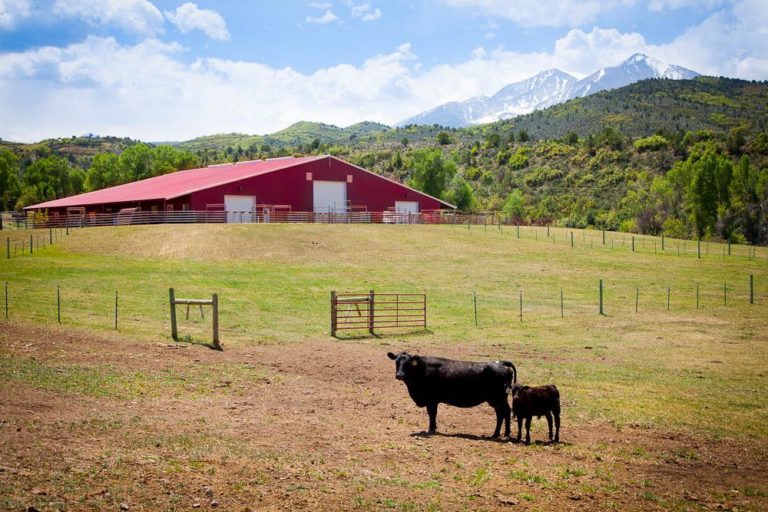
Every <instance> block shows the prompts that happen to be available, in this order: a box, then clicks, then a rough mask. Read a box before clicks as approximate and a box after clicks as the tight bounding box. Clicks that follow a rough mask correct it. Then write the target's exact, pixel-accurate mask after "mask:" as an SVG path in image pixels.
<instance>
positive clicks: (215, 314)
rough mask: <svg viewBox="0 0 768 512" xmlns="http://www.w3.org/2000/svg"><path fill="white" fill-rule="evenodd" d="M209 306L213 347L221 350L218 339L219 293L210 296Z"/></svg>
mask: <svg viewBox="0 0 768 512" xmlns="http://www.w3.org/2000/svg"><path fill="white" fill-rule="evenodd" d="M211 308H212V309H213V348H215V349H216V350H221V342H220V341H219V294H218V293H214V294H213V296H212V297H211Z"/></svg>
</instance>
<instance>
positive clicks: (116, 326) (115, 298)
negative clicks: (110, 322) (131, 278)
mask: <svg viewBox="0 0 768 512" xmlns="http://www.w3.org/2000/svg"><path fill="white" fill-rule="evenodd" d="M115 330H117V290H115Z"/></svg>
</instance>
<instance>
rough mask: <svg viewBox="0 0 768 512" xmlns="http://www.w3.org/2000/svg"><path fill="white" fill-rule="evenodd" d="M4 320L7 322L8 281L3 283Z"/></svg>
mask: <svg viewBox="0 0 768 512" xmlns="http://www.w3.org/2000/svg"><path fill="white" fill-rule="evenodd" d="M5 319H6V320H8V281H6V282H5Z"/></svg>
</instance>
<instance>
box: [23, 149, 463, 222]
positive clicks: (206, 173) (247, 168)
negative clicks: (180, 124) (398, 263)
mask: <svg viewBox="0 0 768 512" xmlns="http://www.w3.org/2000/svg"><path fill="white" fill-rule="evenodd" d="M325 158H333V159H335V160H340V161H342V162H344V163H346V164H347V165H351V166H352V167H355V168H357V169H359V170H361V171H363V172H367V173H369V174H374V175H375V176H377V177H378V178H381V179H383V180H387V181H390V182H392V183H396V184H397V185H400V186H402V187H406V188H409V189H411V190H414V191H415V192H416V193H418V194H419V195H422V196H425V197H429V198H432V199H435V200H436V201H438V202H440V203H442V204H443V205H445V206H448V207H449V208H456V207H455V206H453V205H452V204H450V203H448V202H446V201H443V200H442V199H438V198H436V197H432V196H430V195H429V194H425V193H424V192H420V191H418V190H415V189H412V188H411V187H408V186H407V185H404V184H402V183H398V182H397V181H395V180H392V179H389V178H386V177H384V176H381V175H378V174H375V173H373V172H371V171H369V170H367V169H364V168H362V167H359V166H357V165H353V164H350V163H349V162H346V161H344V160H341V159H339V158H336V157H333V156H329V155H320V156H307V157H300V158H294V157H285V158H272V159H269V160H254V161H249V162H239V163H236V164H222V165H213V166H210V167H202V168H200V169H189V170H186V171H178V172H173V173H170V174H164V175H162V176H156V177H154V178H147V179H144V180H141V181H134V182H132V183H126V184H124V185H117V186H115V187H110V188H105V189H102V190H94V191H93V192H86V193H85V194H79V195H76V196H70V197H64V198H62V199H55V200H53V201H48V202H45V203H40V204H35V205H32V206H27V207H25V208H24V209H25V210H33V209H34V210H36V209H43V208H66V207H70V206H89V205H95V204H114V203H132V202H138V201H152V200H170V199H174V198H177V197H181V196H185V195H188V194H191V193H193V192H198V191H200V190H205V189H208V188H211V187H216V186H219V185H225V184H227V183H232V182H235V181H240V180H242V179H246V178H251V177H253V176H258V175H260V174H266V173H269V172H273V171H279V170H281V169H287V168H289V167H294V166H297V165H301V164H304V163H307V162H311V161H314V160H322V159H325Z"/></svg>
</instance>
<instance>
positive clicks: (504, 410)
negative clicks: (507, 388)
mask: <svg viewBox="0 0 768 512" xmlns="http://www.w3.org/2000/svg"><path fill="white" fill-rule="evenodd" d="M501 414H502V417H503V419H504V436H505V437H509V430H510V429H509V422H510V419H511V416H512V408H511V407H510V406H509V402H507V398H506V397H504V400H503V401H502V402H501Z"/></svg>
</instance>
